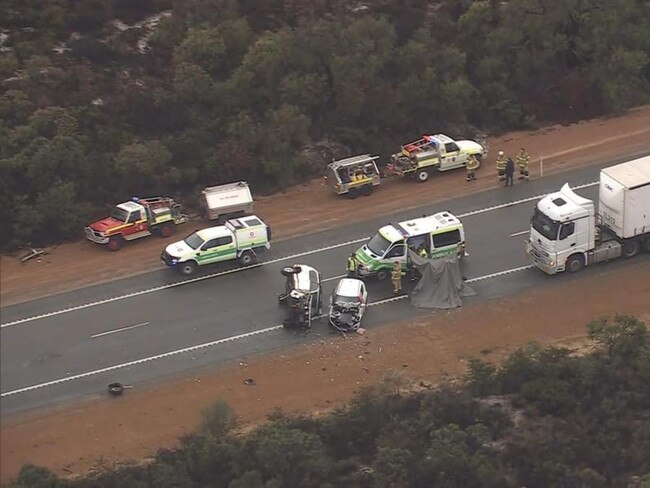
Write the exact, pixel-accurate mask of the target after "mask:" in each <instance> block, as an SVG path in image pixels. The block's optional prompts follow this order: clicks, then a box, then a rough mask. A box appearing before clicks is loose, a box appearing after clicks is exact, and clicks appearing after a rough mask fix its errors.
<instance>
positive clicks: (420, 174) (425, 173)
mask: <svg viewBox="0 0 650 488" xmlns="http://www.w3.org/2000/svg"><path fill="white" fill-rule="evenodd" d="M415 179H416V180H418V182H420V183H424V182H425V181H427V180H428V179H429V170H427V169H420V170H418V171H417V173H415Z"/></svg>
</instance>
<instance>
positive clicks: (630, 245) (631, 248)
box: [623, 239, 639, 258]
mask: <svg viewBox="0 0 650 488" xmlns="http://www.w3.org/2000/svg"><path fill="white" fill-rule="evenodd" d="M638 252H639V241H637V240H636V239H635V240H633V241H627V242H626V243H625V244H623V256H625V257H626V258H633V257H634V256H636V254H637V253H638Z"/></svg>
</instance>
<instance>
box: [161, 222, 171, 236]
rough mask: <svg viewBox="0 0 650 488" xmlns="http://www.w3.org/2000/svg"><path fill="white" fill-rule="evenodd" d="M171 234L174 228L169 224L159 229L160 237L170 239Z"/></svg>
mask: <svg viewBox="0 0 650 488" xmlns="http://www.w3.org/2000/svg"><path fill="white" fill-rule="evenodd" d="M173 233H174V228H173V227H172V226H171V225H169V224H165V225H163V226H162V227H161V228H160V237H170V236H171V235H172V234H173Z"/></svg>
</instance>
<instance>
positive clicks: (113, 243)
mask: <svg viewBox="0 0 650 488" xmlns="http://www.w3.org/2000/svg"><path fill="white" fill-rule="evenodd" d="M123 245H124V239H122V238H121V237H120V236H114V237H111V238H110V239H109V240H108V244H107V245H106V248H107V249H108V250H109V251H119V250H120V249H122V246H123Z"/></svg>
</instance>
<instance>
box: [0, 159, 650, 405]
mask: <svg viewBox="0 0 650 488" xmlns="http://www.w3.org/2000/svg"><path fill="white" fill-rule="evenodd" d="M612 163H613V162H611V161H610V162H608V163H607V164H606V165H611V164H612ZM603 166H605V164H604V165H603ZM598 169H599V168H598V167H590V168H585V169H582V170H577V171H572V172H569V173H564V174H559V175H555V176H552V177H547V178H544V179H542V180H537V181H531V182H528V183H518V184H516V185H515V187H514V188H507V189H506V188H501V189H497V190H491V191H486V192H482V193H477V194H475V195H472V196H470V197H465V198H461V199H456V200H451V201H447V202H444V204H437V205H434V206H429V207H424V208H418V209H414V210H410V211H407V212H398V213H396V214H394V215H390V216H384V217H382V218H378V219H373V220H371V221H368V222H364V223H363V224H357V225H354V226H348V227H344V228H339V229H336V230H332V231H327V232H322V233H318V234H312V235H309V236H305V237H301V238H296V239H291V240H287V241H280V242H276V243H273V247H272V249H271V250H270V251H268V252H267V253H265V254H264V255H263V256H262V260H263V262H262V263H261V264H260V265H259V266H256V267H252V268H248V269H243V270H242V269H237V268H236V266H237V265H236V264H233V263H227V264H223V265H215V266H207V267H205V268H207V269H202V270H201V271H200V273H199V275H198V276H197V277H195V278H192V279H190V280H185V281H184V279H183V278H181V277H180V276H179V275H177V274H175V273H173V272H171V271H170V270H169V269H166V268H163V266H162V265H161V269H160V270H157V271H154V272H151V273H148V274H145V275H142V276H138V277H134V278H129V279H124V280H119V281H115V282H111V283H107V284H102V285H96V286H93V287H89V288H85V289H82V290H77V291H74V292H70V293H64V294H61V295H56V296H54V297H48V298H44V299H41V300H35V301H32V302H27V303H23V304H19V305H15V306H10V307H5V308H2V309H1V310H0V311H1V316H2V329H1V331H0V334H1V336H0V383H1V399H0V407H1V410H2V415H5V414H8V413H12V412H16V411H19V410H24V409H28V408H34V407H40V406H46V405H52V404H56V403H60V402H64V401H68V400H71V399H74V398H78V397H80V396H83V395H89V394H99V393H103V392H104V391H105V387H106V385H107V384H108V383H110V382H112V381H120V382H122V383H125V384H133V385H135V387H137V386H140V385H143V384H146V383H150V382H153V381H161V380H164V379H166V378H170V377H172V376H175V375H180V374H185V373H187V372H189V371H196V370H198V369H200V368H205V367H214V366H215V365H217V364H223V363H226V362H228V361H232V360H235V359H238V358H241V357H245V356H249V355H251V354H255V353H260V352H269V351H274V350H278V349H282V348H286V347H289V346H292V345H296V344H301V343H308V342H313V341H315V340H318V339H319V338H322V337H325V338H328V337H330V334H332V332H331V331H330V329H329V328H328V326H327V322H326V320H320V321H319V322H317V323H316V324H314V327H313V329H312V331H311V332H308V333H305V332H294V331H291V332H290V331H286V330H283V329H282V328H281V327H280V324H281V322H282V318H283V313H282V309H281V308H280V307H279V306H278V304H277V299H276V296H277V293H279V292H280V291H281V290H282V287H283V284H284V279H283V277H282V276H281V275H280V269H281V267H282V266H286V265H288V264H293V263H305V264H309V265H311V266H314V267H316V268H317V269H318V270H320V271H321V273H322V276H323V278H324V279H325V283H324V286H323V288H324V297H325V299H324V305H325V304H326V303H327V298H328V297H329V294H330V293H331V292H332V290H333V288H334V286H335V285H336V283H337V281H338V279H339V278H340V277H342V275H343V273H344V272H345V269H344V268H345V264H346V257H347V256H348V255H349V253H350V252H351V251H352V250H354V249H356V248H357V247H359V246H360V245H361V243H362V242H363V241H364V240H365V239H366V238H367V237H369V236H370V235H372V234H373V233H374V232H375V231H376V230H377V229H378V228H379V227H380V226H381V225H385V224H386V223H388V222H397V221H401V220H405V219H408V218H414V217H419V216H421V215H424V214H431V213H434V212H437V211H441V210H450V211H451V212H453V213H454V214H456V215H457V216H459V217H461V219H462V221H463V223H464V226H465V232H466V239H467V243H468V244H467V251H468V254H469V256H467V258H466V259H465V260H464V262H463V263H462V269H463V274H464V276H465V277H466V278H467V279H468V281H469V282H470V284H471V286H472V287H473V288H474V289H475V290H476V291H477V296H476V297H472V298H470V299H467V300H468V301H476V300H486V299H490V298H495V297H500V296H505V295H508V294H511V293H514V292H516V291H518V290H522V289H527V288H530V287H535V286H547V285H550V284H552V283H557V282H561V281H563V280H569V279H583V278H584V277H585V276H588V275H589V274H590V273H592V272H593V270H589V269H588V270H585V271H583V272H582V273H580V274H578V275H575V276H569V275H566V276H564V275H563V276H557V277H548V276H546V275H544V274H543V273H541V272H539V271H538V270H536V269H534V268H533V269H531V267H530V263H529V261H528V258H527V256H526V254H525V250H524V242H525V240H526V238H527V232H526V231H527V228H528V224H529V219H530V216H531V215H532V209H533V207H534V205H535V203H536V202H537V200H538V199H539V198H540V197H541V195H543V194H545V193H548V192H551V191H555V190H557V189H559V188H560V186H561V185H562V184H563V183H564V182H565V181H569V182H570V183H571V184H572V186H574V187H576V186H582V189H581V190H579V191H578V193H580V194H581V195H583V196H586V197H589V198H596V197H597V186H596V184H595V182H596V181H597V180H598ZM480 177H487V176H486V172H483V173H482V174H481V175H480ZM409 184H415V183H413V182H408V181H405V182H404V185H405V191H407V190H408V185H409ZM425 184H426V183H425ZM380 196H381V190H379V191H378V193H377V194H376V195H375V196H374V197H373V198H375V197H376V198H379V197H380ZM366 201H367V202H371V199H368V200H366ZM363 203H364V200H363V199H361V200H358V201H356V202H354V205H362V204H363ZM314 218H318V217H317V216H314ZM270 224H271V225H272V222H270ZM116 259H119V255H116ZM636 259H641V260H646V259H649V257H648V256H642V257H639V258H636ZM617 265H622V266H625V265H626V263H613V264H608V265H601V266H617ZM502 273H503V274H502ZM368 290H369V298H370V301H371V302H374V303H375V304H376V305H374V306H372V307H371V308H370V309H369V310H368V312H367V314H366V316H365V317H364V323H363V326H364V327H366V328H368V329H372V328H373V327H377V326H379V325H381V324H383V323H388V322H392V321H395V320H399V319H405V318H408V317H413V316H415V315H416V314H423V313H436V312H431V311H418V310H417V309H414V308H413V307H410V306H409V304H408V300H407V299H404V298H399V297H398V299H393V296H392V293H391V287H390V283H377V282H369V284H368ZM324 308H326V307H324Z"/></svg>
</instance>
